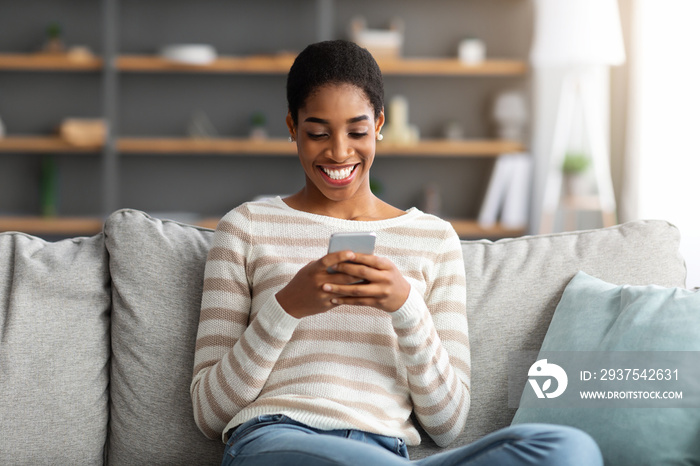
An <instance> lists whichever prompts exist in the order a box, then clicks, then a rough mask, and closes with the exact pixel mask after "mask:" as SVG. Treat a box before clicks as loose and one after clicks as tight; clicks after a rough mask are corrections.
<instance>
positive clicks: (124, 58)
mask: <svg viewBox="0 0 700 466" xmlns="http://www.w3.org/2000/svg"><path fill="white" fill-rule="evenodd" d="M294 58H295V55H293V54H279V55H250V56H245V57H232V56H220V57H218V58H217V59H216V60H215V61H214V62H212V63H211V64H208V65H187V64H183V63H177V62H173V61H171V60H167V59H165V58H163V57H160V56H158V55H121V56H119V57H118V58H117V69H119V70H121V71H131V72H160V73H256V74H281V73H287V72H288V71H289V68H290V67H291V66H292V63H293V62H294Z"/></svg>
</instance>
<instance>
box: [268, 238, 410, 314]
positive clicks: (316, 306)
mask: <svg viewBox="0 0 700 466" xmlns="http://www.w3.org/2000/svg"><path fill="white" fill-rule="evenodd" d="M348 261H352V263H351V262H348ZM329 267H331V268H333V269H334V270H335V271H336V272H337V273H328V268H329ZM410 291H411V285H409V283H408V282H407V281H406V279H405V278H404V277H403V276H402V275H401V273H400V272H399V270H398V269H397V268H396V266H395V265H394V263H393V262H391V261H390V260H389V259H386V258H383V257H377V256H373V255H368V254H359V253H354V252H352V251H341V252H335V253H331V254H328V255H326V256H324V257H322V258H321V259H319V260H317V261H314V262H311V263H309V264H307V265H306V266H304V267H303V268H302V269H301V270H299V272H297V274H296V275H295V276H294V278H292V280H291V281H290V282H289V283H288V284H287V286H285V287H284V288H282V289H281V290H280V291H279V292H278V293H277V294H276V295H275V296H276V298H277V302H278V303H279V304H280V306H282V308H283V309H284V310H285V311H286V312H287V313H288V314H289V315H291V316H293V317H296V318H298V319H300V318H302V317H306V316H310V315H314V314H320V313H322V312H326V311H328V310H329V309H332V308H334V307H335V306H339V305H341V304H349V305H358V306H372V307H376V308H378V309H381V310H383V311H386V312H394V311H396V310H398V309H399V308H400V307H401V306H403V303H404V302H406V299H407V298H408V293H409V292H410Z"/></svg>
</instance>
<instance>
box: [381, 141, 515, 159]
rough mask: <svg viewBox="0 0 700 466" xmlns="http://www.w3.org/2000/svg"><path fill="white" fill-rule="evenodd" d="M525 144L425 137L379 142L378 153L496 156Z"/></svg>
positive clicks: (391, 154) (396, 154) (435, 155)
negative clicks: (398, 141) (394, 141)
mask: <svg viewBox="0 0 700 466" xmlns="http://www.w3.org/2000/svg"><path fill="white" fill-rule="evenodd" d="M524 150H525V147H524V146H523V144H521V143H519V142H515V141H504V140H496V139H494V140H490V139H464V140H458V141H452V140H447V139H424V140H421V141H419V142H417V143H415V144H393V143H390V142H379V143H378V144H377V155H382V156H394V155H395V156H416V157H425V156H430V157H496V156H498V155H501V154H505V153H509V152H523V151H524Z"/></svg>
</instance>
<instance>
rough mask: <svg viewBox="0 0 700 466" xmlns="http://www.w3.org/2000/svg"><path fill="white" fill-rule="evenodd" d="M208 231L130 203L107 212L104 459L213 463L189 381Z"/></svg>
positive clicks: (219, 447) (216, 457) (214, 448)
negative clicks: (108, 400)
mask: <svg viewBox="0 0 700 466" xmlns="http://www.w3.org/2000/svg"><path fill="white" fill-rule="evenodd" d="M212 237H213V232H212V231H211V230H205V229H203V228H197V227H194V226H189V225H183V224H180V223H177V222H172V221H168V220H158V219H155V218H151V217H149V216H148V215H146V214H144V213H142V212H138V211H132V210H122V211H118V212H115V213H114V214H112V215H111V216H110V217H109V218H108V219H107V221H106V223H105V238H106V239H105V241H106V246H107V250H108V251H109V268H110V272H111V276H112V291H113V293H112V294H113V311H112V362H111V369H112V379H111V383H112V385H111V395H112V405H111V417H110V421H109V427H110V437H109V448H108V464H110V465H125V466H126V465H133V464H172V465H176V464H182V465H186V464H187V465H196V464H220V463H221V458H222V457H223V447H224V445H223V444H222V443H221V442H220V441H219V442H215V441H211V440H208V439H207V438H206V437H204V435H202V433H201V432H200V431H199V429H198V428H197V426H196V424H195V423H194V415H193V412H192V402H191V399H190V392H189V386H190V381H191V380H192V369H193V362H194V347H195V340H196V335H197V326H198V324H199V308H200V301H201V294H202V283H203V277H204V263H205V261H206V256H207V253H208V251H209V246H210V242H211V239H212Z"/></svg>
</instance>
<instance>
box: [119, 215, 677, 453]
mask: <svg viewBox="0 0 700 466" xmlns="http://www.w3.org/2000/svg"><path fill="white" fill-rule="evenodd" d="M105 235H106V245H107V249H108V250H109V255H110V272H111V275H112V287H113V308H114V309H113V314H112V348H113V358H112V387H111V393H112V407H111V418H110V441H109V442H110V443H109V464H112V465H126V464H183V465H184V464H188V465H189V464H212V465H213V464H220V462H221V457H222V455H223V444H222V443H221V442H219V441H210V440H207V439H206V438H205V437H204V436H203V435H202V434H201V433H200V432H199V431H198V429H197V427H196V426H195V424H194V420H193V414H192V404H191V400H190V395H189V385H190V380H191V376H192V364H193V357H194V345H195V339H196V333H197V325H198V321H199V306H200V299H201V287H202V277H203V273H204V263H205V260H206V255H207V252H208V249H209V245H210V242H211V240H212V237H213V233H212V231H211V230H206V229H203V228H198V227H193V226H188V225H182V224H179V223H176V222H171V221H162V220H158V219H154V218H151V217H149V216H147V215H145V214H143V213H141V212H137V211H131V210H123V211H119V212H116V213H115V214H113V215H112V216H111V217H110V218H109V219H108V220H107V223H106V225H105ZM678 244H679V235H678V231H677V230H676V228H675V227H673V226H671V225H669V224H668V223H666V222H660V221H640V222H634V223H629V224H625V225H621V226H617V227H613V228H608V229H600V230H593V231H584V232H574V233H563V234H555V235H547V236H532V237H523V238H517V239H508V240H501V241H497V242H490V241H465V242H463V243H462V248H463V253H464V259H465V267H466V275H467V282H468V292H467V304H468V313H469V314H468V319H469V326H470V328H469V334H470V344H471V352H472V374H473V376H472V377H473V378H472V407H471V412H470V414H469V418H468V420H467V428H466V430H465V432H464V434H463V435H462V436H461V437H460V439H459V440H458V441H457V442H455V444H454V445H453V446H456V445H458V444H463V443H466V442H470V441H472V440H475V439H477V438H479V437H481V436H483V435H485V434H487V433H489V432H492V431H494V430H496V429H498V428H501V427H505V426H507V425H509V424H510V421H511V419H512V417H513V415H514V413H515V410H511V409H508V408H507V406H508V403H507V392H508V390H507V356H508V352H510V351H521V350H538V349H539V347H540V344H541V342H542V339H543V338H544V335H545V333H546V331H547V327H548V325H549V321H550V320H551V317H552V314H553V312H554V309H555V307H556V305H557V302H558V301H559V298H560V296H561V294H562V292H563V290H564V288H565V287H566V284H567V283H568V282H569V280H570V279H571V278H572V277H573V276H574V275H575V274H576V273H577V272H578V271H579V270H584V271H587V272H588V273H590V274H592V275H595V276H598V277H601V278H604V279H606V280H608V281H610V282H613V283H620V284H622V283H629V284H651V283H655V284H659V285H662V286H682V285H683V282H684V280H685V266H684V262H683V260H682V258H681V257H680V256H679V254H678ZM436 451H438V448H437V447H436V446H435V445H434V443H432V441H430V439H429V437H427V436H426V435H424V436H423V444H422V445H420V446H418V447H412V448H411V451H410V453H411V456H412V457H413V458H420V457H423V456H426V455H428V454H431V453H434V452H436Z"/></svg>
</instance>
